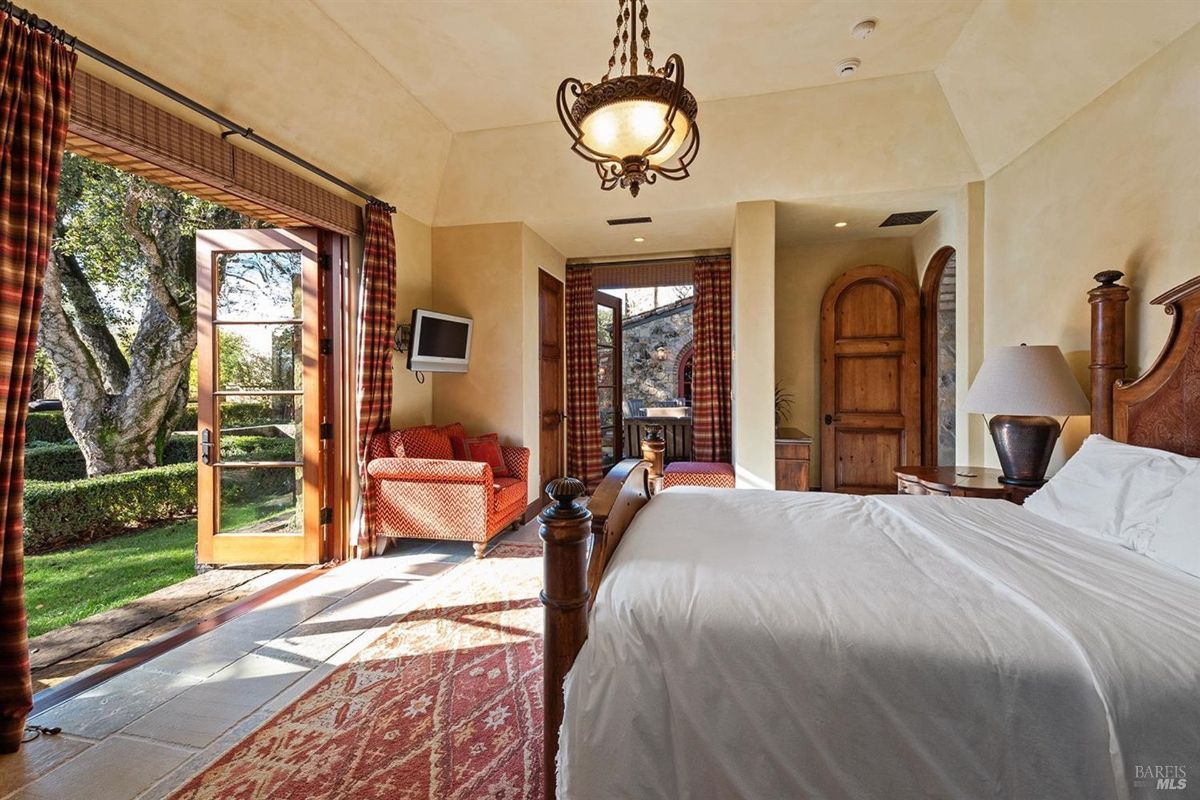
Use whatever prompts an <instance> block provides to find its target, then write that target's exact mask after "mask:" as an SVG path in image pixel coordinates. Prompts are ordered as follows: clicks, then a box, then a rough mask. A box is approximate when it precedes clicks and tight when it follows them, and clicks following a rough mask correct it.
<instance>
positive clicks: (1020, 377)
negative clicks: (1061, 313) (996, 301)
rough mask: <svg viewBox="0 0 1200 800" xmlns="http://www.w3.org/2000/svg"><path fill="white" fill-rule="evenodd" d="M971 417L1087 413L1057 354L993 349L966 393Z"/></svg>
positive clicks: (1042, 348)
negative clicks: (974, 415) (977, 415)
mask: <svg viewBox="0 0 1200 800" xmlns="http://www.w3.org/2000/svg"><path fill="white" fill-rule="evenodd" d="M963 409H964V410H965V411H968V412H970V413H973V414H1013V415H1017V416H1048V417H1069V416H1075V415H1078V414H1088V413H1091V410H1092V405H1091V403H1089V402H1088V399H1087V396H1086V395H1085V394H1084V393H1083V389H1081V388H1080V387H1079V384H1078V383H1076V381H1075V376H1074V375H1072V374H1071V368H1070V367H1069V366H1067V359H1066V358H1064V357H1063V354H1062V351H1061V350H1059V349H1058V348H1057V347H1055V346H1054V345H1052V344H1040V345H1024V344H1023V345H1019V346H1016V347H997V348H996V349H995V350H993V351H991V352H990V353H988V355H987V358H985V359H984V361H983V366H982V367H980V368H979V374H978V375H976V376H975V381H974V383H972V384H971V388H970V390H969V391H968V392H967V397H966V400H965V401H964V402H963Z"/></svg>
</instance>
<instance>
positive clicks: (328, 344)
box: [321, 339, 333, 356]
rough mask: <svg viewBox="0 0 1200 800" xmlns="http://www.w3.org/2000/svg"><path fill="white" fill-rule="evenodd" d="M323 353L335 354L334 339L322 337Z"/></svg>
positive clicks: (324, 354)
mask: <svg viewBox="0 0 1200 800" xmlns="http://www.w3.org/2000/svg"><path fill="white" fill-rule="evenodd" d="M321 355H323V356H331V355H333V339H322V340H321Z"/></svg>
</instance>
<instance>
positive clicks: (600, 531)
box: [538, 458, 651, 800]
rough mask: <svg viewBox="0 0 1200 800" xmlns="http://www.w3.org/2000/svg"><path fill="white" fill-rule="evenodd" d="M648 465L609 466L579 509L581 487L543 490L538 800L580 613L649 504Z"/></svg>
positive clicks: (548, 792) (557, 483) (549, 777)
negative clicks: (541, 747)
mask: <svg viewBox="0 0 1200 800" xmlns="http://www.w3.org/2000/svg"><path fill="white" fill-rule="evenodd" d="M650 469H651V464H650V462H648V461H643V460H641V459H637V458H630V459H626V460H625V461H622V462H621V463H619V464H617V465H616V466H615V467H613V468H612V469H611V470H610V471H609V473H608V476H607V477H605V479H604V480H603V481H601V483H600V486H599V487H598V488H597V489H596V492H595V494H593V495H592V498H591V500H590V501H589V502H588V504H587V506H586V507H585V506H584V505H583V504H582V503H580V502H579V498H580V497H582V496H583V493H584V485H583V483H582V482H580V481H577V480H575V479H574V478H558V479H557V480H553V481H551V482H550V483H549V485H547V486H546V494H548V495H550V497H551V498H552V499H553V500H554V503H553V504H552V505H550V506H549V507H548V508H547V509H546V510H545V511H543V512H542V514H541V515H540V516H539V517H538V521H539V522H541V529H540V536H541V539H542V542H543V549H544V556H543V558H544V567H545V575H544V583H543V586H544V588H543V590H542V595H541V599H542V605H543V606H544V607H545V632H544V634H543V648H544V649H543V659H544V667H543V669H544V672H545V682H544V687H543V692H544V694H543V699H544V709H543V731H544V735H545V771H544V787H545V800H554V796H555V789H556V787H555V774H556V770H555V761H556V758H557V756H558V729H559V727H561V725H562V718H563V679H564V678H566V676H567V672H568V671H570V669H571V665H572V664H574V663H575V656H577V655H578V654H579V649H580V648H581V647H583V643H584V641H585V640H586V639H587V613H588V609H589V608H591V605H592V598H593V597H595V595H596V589H597V587H599V585H600V579H601V578H602V577H603V576H604V570H605V568H606V567H607V566H608V563H609V560H610V559H611V558H612V555H613V553H614V552H615V551H616V549H617V545H619V544H620V543H621V537H622V536H623V535H624V534H625V531H626V529H627V528H628V527H629V523H631V522H632V521H633V518H634V516H635V515H636V514H637V512H638V511H640V510H641V508H642V506H644V505H645V504H646V503H647V502H648V501H649V500H650Z"/></svg>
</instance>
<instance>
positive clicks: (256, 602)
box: [29, 564, 337, 717]
mask: <svg viewBox="0 0 1200 800" xmlns="http://www.w3.org/2000/svg"><path fill="white" fill-rule="evenodd" d="M336 566H337V565H336V564H318V565H316V566H313V567H309V568H308V569H306V570H304V571H303V572H301V573H300V574H298V575H293V576H292V577H290V578H285V579H284V580H281V581H279V582H278V583H276V584H273V585H271V586H268V587H266V588H265V589H261V590H260V591H257V592H255V593H254V594H252V595H249V596H247V597H243V598H242V599H241V600H237V601H234V602H233V603H230V604H229V605H227V606H226V607H225V608H222V609H221V610H220V611H217V612H215V613H212V614H209V615H208V616H207V617H203V618H202V619H198V620H195V621H194V622H189V623H187V624H186V625H183V626H181V627H179V628H176V629H175V630H173V631H171V632H170V633H168V634H165V635H163V636H161V637H159V638H158V639H155V640H154V641H152V642H148V643H147V644H144V645H142V646H140V647H135V648H134V649H132V650H130V651H129V652H127V653H124V654H122V655H119V656H117V657H116V658H114V659H112V660H110V661H106V662H104V663H103V664H101V665H100V666H98V667H97V668H96V669H95V670H93V671H91V672H88V673H86V674H83V675H80V676H78V677H75V678H71V679H69V680H66V681H63V682H62V683H60V684H58V685H57V686H52V687H50V688H48V689H43V690H42V691H40V692H38V693H37V694H35V695H34V696H33V710H32V711H31V712H29V716H30V717H32V716H34V715H36V714H41V713H42V712H43V711H48V710H50V709H51V708H54V707H55V706H57V705H61V704H62V703H65V702H66V701H68V700H70V699H71V698H72V697H76V696H78V695H81V694H83V693H84V692H86V691H88V690H89V689H91V688H93V687H95V686H98V685H100V684H101V683H103V682H104V681H106V680H108V679H109V678H115V677H116V676H117V675H120V674H121V673H123V672H128V671H129V670H131V669H133V668H134V667H138V666H141V665H142V664H145V663H146V662H147V661H150V660H151V659H153V658H157V657H158V656H161V655H162V654H163V653H167V652H169V651H171V650H173V649H174V648H176V647H179V646H180V645H184V644H187V643H188V642H190V641H192V640H193V639H196V638H198V637H200V636H202V635H204V634H206V633H208V632H209V631H211V630H215V629H217V628H219V627H221V626H222V625H224V624H225V623H226V622H230V621H232V620H235V619H237V618H238V617H240V616H243V615H244V614H248V613H249V612H251V611H253V610H254V609H256V608H258V607H259V606H261V605H263V604H265V603H268V602H270V601H271V600H274V599H275V598H276V597H279V596H280V595H283V594H286V593H287V592H290V591H291V590H293V589H296V588H298V587H300V586H303V585H304V584H306V583H308V582H309V581H311V580H313V579H314V578H318V577H320V576H321V575H324V574H326V573H327V572H328V571H329V570H330V569H333V568H334V567H336Z"/></svg>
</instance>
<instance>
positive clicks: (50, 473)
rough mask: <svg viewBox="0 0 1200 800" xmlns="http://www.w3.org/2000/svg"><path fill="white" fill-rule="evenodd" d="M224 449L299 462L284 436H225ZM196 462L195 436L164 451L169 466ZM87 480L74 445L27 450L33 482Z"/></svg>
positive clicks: (239, 455)
mask: <svg viewBox="0 0 1200 800" xmlns="http://www.w3.org/2000/svg"><path fill="white" fill-rule="evenodd" d="M221 449H222V450H223V451H224V455H225V458H226V459H229V458H235V459H242V460H246V459H247V458H248V457H250V456H253V457H254V460H256V461H290V460H292V459H293V458H295V445H294V444H293V443H292V440H291V439H287V438H284V437H280V436H225V437H224V439H223V440H222V441H221ZM195 460H196V436H195V434H188V433H177V434H174V435H173V436H171V438H170V439H168V440H167V444H166V447H164V448H163V461H162V463H163V464H164V465H166V464H189V463H192V462H194V461H195ZM86 477H87V464H86V463H85V462H84V460H83V453H82V452H80V450H79V447H78V445H76V444H75V443H74V442H69V443H67V444H42V445H40V446H38V447H32V448H27V449H26V450H25V478H26V480H30V481H76V480H82V479H83V478H86Z"/></svg>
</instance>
